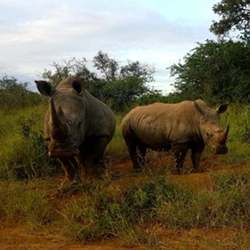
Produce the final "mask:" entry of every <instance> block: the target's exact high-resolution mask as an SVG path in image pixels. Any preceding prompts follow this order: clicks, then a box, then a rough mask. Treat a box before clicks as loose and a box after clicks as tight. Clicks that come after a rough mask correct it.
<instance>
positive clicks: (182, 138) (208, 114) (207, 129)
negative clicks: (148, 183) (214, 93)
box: [121, 99, 229, 174]
mask: <svg viewBox="0 0 250 250" xmlns="http://www.w3.org/2000/svg"><path fill="white" fill-rule="evenodd" d="M227 106H228V105H227V104H222V105H220V106H219V107H218V108H217V109H212V108H210V107H209V106H208V105H207V104H206V103H205V102H204V101H203V100H201V99H198V100H195V101H182V102H180V103H176V104H165V103H154V104H150V105H146V106H137V107H135V108H134V109H132V110H131V111H130V112H129V113H128V114H127V115H126V116H125V117H124V118H123V120H122V123H121V126H122V133H123V137H124V139H125V141H126V144H127V147H128V151H129V154H130V158H131V160H132V162H133V167H134V168H135V169H137V170H140V169H141V168H142V166H143V165H144V163H145V154H146V150H147V148H149V149H153V150H164V151H168V150H170V149H171V150H172V152H173V153H174V156H175V160H176V167H177V171H178V173H179V174H180V172H181V169H182V167H183V163H184V160H185V156H186V153H187V151H188V150H189V149H191V159H192V163H193V171H194V172H195V171H199V163H200V158H201V154H202V152H203V150H204V147H205V145H208V146H210V147H211V148H212V149H213V151H214V152H215V153H216V154H226V153H227V151H228V149H227V146H226V141H227V136H228V131H229V126H227V128H226V129H225V130H224V129H222V128H221V127H220V126H219V115H220V114H221V113H223V112H225V111H226V109H227Z"/></svg>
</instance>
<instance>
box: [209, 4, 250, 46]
mask: <svg viewBox="0 0 250 250" xmlns="http://www.w3.org/2000/svg"><path fill="white" fill-rule="evenodd" d="M213 10H214V12H215V13H216V14H218V15H219V16H220V17H221V19H220V20H219V21H218V22H215V21H214V22H213V24H212V25H211V27H210V30H211V31H212V32H213V33H215V34H216V35H219V36H226V35H228V33H229V32H230V31H234V32H235V31H238V33H239V34H240V35H239V37H240V38H241V39H242V40H244V41H246V42H248V43H249V42H250V9H249V1H248V0H222V1H221V2H220V3H218V4H216V5H214V7H213Z"/></svg>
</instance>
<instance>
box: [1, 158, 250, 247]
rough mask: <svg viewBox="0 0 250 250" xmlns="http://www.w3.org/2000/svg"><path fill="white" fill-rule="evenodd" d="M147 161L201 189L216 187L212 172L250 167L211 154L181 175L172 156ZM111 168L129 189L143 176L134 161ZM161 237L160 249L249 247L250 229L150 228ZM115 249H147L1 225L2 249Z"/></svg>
mask: <svg viewBox="0 0 250 250" xmlns="http://www.w3.org/2000/svg"><path fill="white" fill-rule="evenodd" d="M151 159H152V160H151V161H150V162H148V165H150V166H151V167H150V169H149V170H148V171H152V172H153V173H155V174H157V173H158V172H162V171H166V172H167V174H169V178H170V180H171V181H173V182H175V183H179V184H181V185H182V184H183V185H188V186H189V187H191V188H193V189H195V190H200V189H206V190H213V182H212V179H211V177H210V174H211V172H228V171H235V172H238V171H241V170H242V169H245V168H250V162H241V163H234V164H232V163H231V164H227V163H225V161H221V160H220V158H219V157H214V156H210V157H207V158H204V159H203V160H202V163H201V164H202V166H203V169H204V172H202V173H195V174H191V173H190V171H191V163H190V160H187V161H186V163H185V170H184V173H183V174H182V175H180V176H179V175H176V174H175V170H174V169H173V168H172V167H171V166H173V159H172V158H171V157H166V156H164V155H163V154H157V155H153V157H151ZM109 171H110V172H111V173H112V175H113V177H114V178H113V179H114V180H113V181H112V182H113V183H114V185H119V186H120V187H123V188H126V186H128V185H129V184H130V183H131V181H133V182H140V179H141V178H142V176H141V175H140V174H138V175H134V174H133V171H132V166H131V162H130V161H129V160H123V161H120V162H112V161H110V162H109ZM59 181H60V178H57V179H56V180H55V182H54V184H53V185H55V188H56V186H57V185H58V182H59ZM148 230H151V231H152V232H155V233H156V234H157V236H158V237H160V239H161V244H160V245H159V246H158V248H159V249H173V250H174V249H188V250H189V249H244V250H245V249H246V250H247V249H250V228H249V230H248V229H240V228H233V227H226V228H220V229H213V230H211V229H204V228H200V229H197V228H195V229H191V230H184V229H183V230H169V229H166V228H163V227H161V226H160V225H154V226H153V228H149V229H148ZM30 249H31V250H33V249H34V250H35V249H37V250H41V249H45V250H46V249H51V250H52V249H53V250H54V249H55V250H57V249H58V250H59V249H60V250H68V249H69V250H70V249H72V250H73V249H75V250H78V249H86V250H99V249H100V250H101V249H102V250H114V249H117V250H119V249H145V248H143V246H138V245H137V246H133V245H127V244H126V243H125V242H122V241H121V240H118V239H109V240H103V241H99V242H93V243H87V244H86V243H85V244H83V243H78V242H73V241H71V240H69V239H67V238H66V237H64V236H62V234H61V233H60V230H59V229H58V228H56V227H54V226H53V227H52V226H51V227H48V228H46V230H45V229H42V230H40V231H39V230H38V229H36V230H34V229H32V228H30V227H28V226H23V225H3V224H2V225H0V250H30Z"/></svg>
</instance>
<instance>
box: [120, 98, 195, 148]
mask: <svg viewBox="0 0 250 250" xmlns="http://www.w3.org/2000/svg"><path fill="white" fill-rule="evenodd" d="M122 129H123V135H124V136H126V135H128V134H129V133H133V134H134V135H135V136H136V137H137V138H138V139H139V140H140V141H142V142H143V143H145V144H147V145H162V144H165V143H168V142H173V143H175V142H176V143H182V142H186V141H188V140H190V137H193V136H195V134H196V133H197V131H198V130H199V121H198V114H197V111H196V110H195V108H194V105H193V102H192V101H184V102H181V103H177V104H164V103H154V104H150V105H146V106H138V107H136V108H134V109H133V110H131V111H130V112H129V113H128V114H127V115H126V116H125V117H124V119H123V121H122Z"/></svg>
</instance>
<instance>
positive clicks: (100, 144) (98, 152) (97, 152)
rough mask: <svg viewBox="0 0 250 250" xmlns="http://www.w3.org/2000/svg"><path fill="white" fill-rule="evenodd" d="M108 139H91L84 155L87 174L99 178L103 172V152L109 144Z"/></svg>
mask: <svg viewBox="0 0 250 250" xmlns="http://www.w3.org/2000/svg"><path fill="white" fill-rule="evenodd" d="M109 141H110V138H108V137H104V136H103V137H96V138H92V139H91V145H90V146H89V148H88V149H87V153H86V158H87V160H86V162H87V163H86V165H87V172H90V173H91V174H93V175H97V176H100V175H102V174H103V173H104V172H105V163H104V152H105V149H106V147H107V144H108V143H109Z"/></svg>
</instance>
